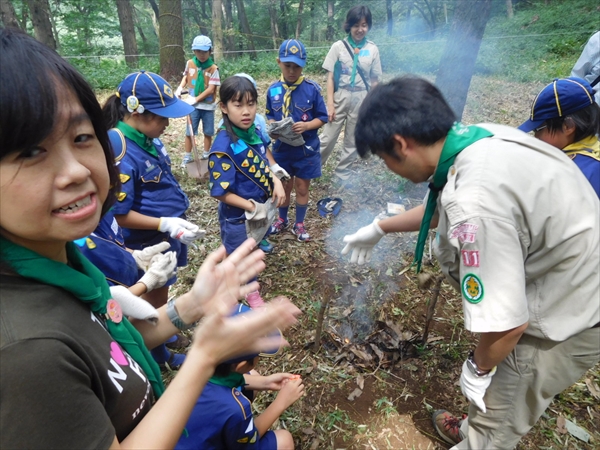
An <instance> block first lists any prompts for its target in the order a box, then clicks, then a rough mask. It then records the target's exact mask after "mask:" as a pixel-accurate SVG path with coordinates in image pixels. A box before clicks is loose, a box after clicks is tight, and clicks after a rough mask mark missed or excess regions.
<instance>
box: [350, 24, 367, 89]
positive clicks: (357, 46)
mask: <svg viewBox="0 0 600 450" xmlns="http://www.w3.org/2000/svg"><path fill="white" fill-rule="evenodd" d="M348 43H349V44H350V46H351V47H352V48H353V49H354V62H353V63H352V75H350V86H351V87H354V81H355V80H356V66H358V54H359V53H360V49H361V48H363V47H364V46H365V44H366V43H367V36H365V37H364V38H362V41H360V42H359V43H358V44H357V43H355V42H354V39H352V35H351V34H350V33H348Z"/></svg>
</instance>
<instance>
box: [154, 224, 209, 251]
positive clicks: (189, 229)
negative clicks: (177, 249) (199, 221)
mask: <svg viewBox="0 0 600 450" xmlns="http://www.w3.org/2000/svg"><path fill="white" fill-rule="evenodd" d="M158 231H162V232H163V233H169V236H171V237H172V238H173V239H177V240H178V241H180V242H181V243H183V244H185V245H190V244H191V243H192V242H194V241H195V240H196V239H202V238H203V237H204V235H205V234H206V231H204V230H201V229H199V228H198V225H194V224H193V223H191V222H188V221H187V220H183V219H180V218H179V217H161V218H160V222H159V223H158Z"/></svg>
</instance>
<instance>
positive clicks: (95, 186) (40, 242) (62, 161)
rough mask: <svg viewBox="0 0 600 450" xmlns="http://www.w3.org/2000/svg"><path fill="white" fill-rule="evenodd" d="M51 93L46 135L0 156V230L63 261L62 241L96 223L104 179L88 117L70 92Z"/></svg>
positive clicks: (100, 154) (82, 233)
mask: <svg viewBox="0 0 600 450" xmlns="http://www.w3.org/2000/svg"><path fill="white" fill-rule="evenodd" d="M56 92H57V96H58V108H57V111H56V123H55V126H54V129H53V130H52V132H51V134H50V135H48V136H47V137H46V138H45V139H44V140H43V141H42V142H40V143H39V144H38V145H37V146H36V147H34V148H24V149H20V150H18V151H15V152H12V153H10V154H8V155H6V156H5V157H4V158H3V159H2V160H0V234H2V236H4V237H5V238H7V239H9V240H11V241H12V242H15V243H17V244H19V245H21V246H23V247H26V248H28V249H30V250H33V251H35V252H37V253H39V254H41V255H43V256H46V257H48V258H50V259H54V260H58V261H61V262H66V251H65V244H66V242H67V241H72V240H75V239H79V238H81V237H84V236H87V235H88V234H90V233H91V232H92V231H94V229H95V228H96V226H97V225H98V222H99V220H100V215H101V210H102V204H103V203H104V201H105V200H106V197H107V195H108V191H109V183H110V182H109V173H108V168H107V166H106V157H105V154H104V150H103V148H102V146H101V145H100V142H99V141H98V139H97V137H96V134H95V131H94V127H93V125H92V122H91V121H90V118H89V117H88V115H87V113H86V112H85V110H84V109H83V107H82V106H81V103H80V102H79V100H78V99H77V97H76V96H75V95H74V93H73V92H72V91H70V90H69V89H57V91H56Z"/></svg>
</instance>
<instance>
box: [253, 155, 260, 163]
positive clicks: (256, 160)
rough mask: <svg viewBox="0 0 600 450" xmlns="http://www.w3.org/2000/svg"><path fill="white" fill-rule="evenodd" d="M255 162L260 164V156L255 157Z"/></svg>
mask: <svg viewBox="0 0 600 450" xmlns="http://www.w3.org/2000/svg"><path fill="white" fill-rule="evenodd" d="M252 162H253V163H254V164H258V163H259V162H260V158H259V157H258V156H255V157H254V160H253V161H252Z"/></svg>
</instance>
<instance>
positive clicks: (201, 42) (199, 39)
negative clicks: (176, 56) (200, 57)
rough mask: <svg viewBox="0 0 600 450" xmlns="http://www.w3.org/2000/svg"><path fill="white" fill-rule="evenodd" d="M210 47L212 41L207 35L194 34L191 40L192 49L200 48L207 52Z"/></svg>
mask: <svg viewBox="0 0 600 450" xmlns="http://www.w3.org/2000/svg"><path fill="white" fill-rule="evenodd" d="M211 47H212V41H211V40H210V38H209V37H208V36H204V35H203V34H201V35H199V36H196V37H195V38H194V41H193V42H192V50H202V51H203V52H207V51H209V50H210V49H211Z"/></svg>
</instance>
